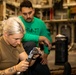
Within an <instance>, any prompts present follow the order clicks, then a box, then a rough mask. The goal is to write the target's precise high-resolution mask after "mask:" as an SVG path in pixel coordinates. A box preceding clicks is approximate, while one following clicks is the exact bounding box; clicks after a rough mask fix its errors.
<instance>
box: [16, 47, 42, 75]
mask: <svg viewBox="0 0 76 75" xmlns="http://www.w3.org/2000/svg"><path fill="white" fill-rule="evenodd" d="M37 54H39V55H41V54H40V53H39V51H38V49H37V48H36V47H34V48H33V49H32V50H31V51H30V53H29V55H28V59H26V60H27V61H28V62H30V61H31V60H32V58H33V56H34V55H37ZM20 73H21V72H17V75H20Z"/></svg>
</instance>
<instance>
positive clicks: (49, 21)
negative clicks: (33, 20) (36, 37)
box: [44, 19, 76, 23]
mask: <svg viewBox="0 0 76 75" xmlns="http://www.w3.org/2000/svg"><path fill="white" fill-rule="evenodd" d="M44 22H45V23H60V22H76V19H60V20H44Z"/></svg>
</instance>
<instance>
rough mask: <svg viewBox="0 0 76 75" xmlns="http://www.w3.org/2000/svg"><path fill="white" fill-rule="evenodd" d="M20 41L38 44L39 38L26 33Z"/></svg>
mask: <svg viewBox="0 0 76 75" xmlns="http://www.w3.org/2000/svg"><path fill="white" fill-rule="evenodd" d="M22 41H35V42H38V41H39V36H38V35H33V34H29V33H26V34H24V36H23V38H22Z"/></svg>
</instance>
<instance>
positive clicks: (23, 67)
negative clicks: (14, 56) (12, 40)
mask: <svg viewBox="0 0 76 75" xmlns="http://www.w3.org/2000/svg"><path fill="white" fill-rule="evenodd" d="M28 67H29V63H28V62H26V61H21V62H20V63H19V64H18V65H17V66H16V68H17V71H19V72H22V71H26V70H27V69H28Z"/></svg>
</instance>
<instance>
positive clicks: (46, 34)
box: [40, 22, 52, 54]
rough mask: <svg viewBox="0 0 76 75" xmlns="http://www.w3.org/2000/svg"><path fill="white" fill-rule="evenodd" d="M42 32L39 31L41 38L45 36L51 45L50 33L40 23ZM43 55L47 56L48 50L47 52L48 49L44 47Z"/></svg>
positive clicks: (44, 25)
mask: <svg viewBox="0 0 76 75" xmlns="http://www.w3.org/2000/svg"><path fill="white" fill-rule="evenodd" d="M41 26H42V29H41V30H42V31H41V34H40V35H41V36H45V37H46V38H48V39H49V40H50V42H51V43H52V37H51V33H50V32H49V31H48V29H47V27H46V24H45V23H44V22H42V25H41ZM44 53H46V54H49V53H50V50H48V47H47V46H45V45H44Z"/></svg>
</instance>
